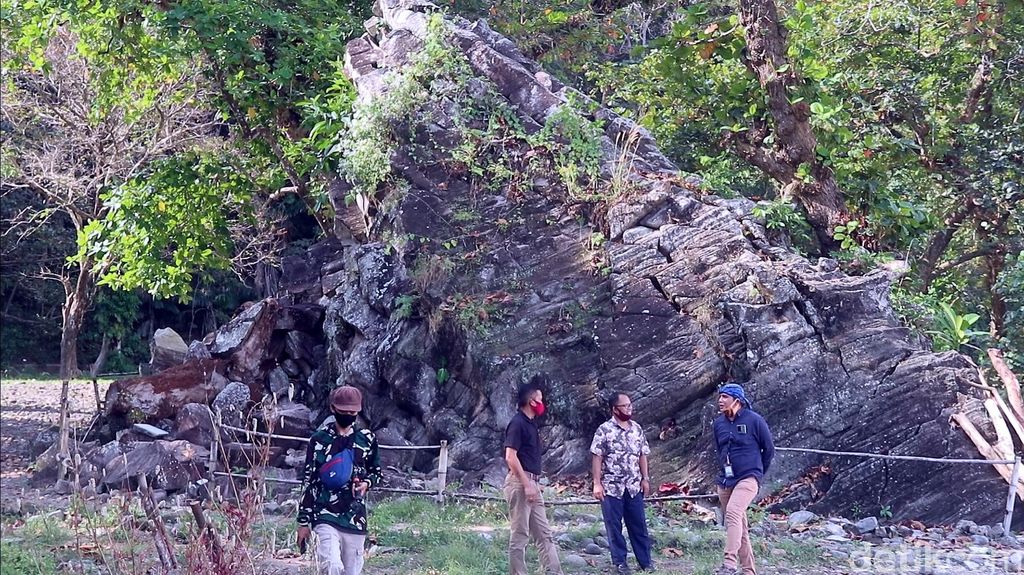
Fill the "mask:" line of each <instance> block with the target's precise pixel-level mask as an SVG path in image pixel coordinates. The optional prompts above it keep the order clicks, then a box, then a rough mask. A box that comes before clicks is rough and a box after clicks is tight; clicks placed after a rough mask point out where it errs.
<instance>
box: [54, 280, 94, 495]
mask: <svg viewBox="0 0 1024 575" xmlns="http://www.w3.org/2000/svg"><path fill="white" fill-rule="evenodd" d="M91 265H92V262H90V261H84V262H82V263H81V265H80V267H79V270H78V279H77V280H76V281H75V283H74V285H72V284H71V282H70V281H66V282H65V284H64V314H63V315H64V324H63V326H62V327H61V332H60V379H61V387H60V445H59V449H60V453H61V455H62V456H63V458H64V460H65V461H66V460H67V457H68V455H69V454H68V426H69V422H68V415H69V413H68V392H69V387H70V383H71V378H73V377H78V375H79V369H78V334H79V333H81V331H82V322H83V321H84V320H85V312H86V310H87V309H89V305H90V304H91V303H92V286H93V278H92V272H91V271H90V267H91ZM62 469H63V464H62ZM63 476H64V473H63V471H62V473H61V477H62V478H63Z"/></svg>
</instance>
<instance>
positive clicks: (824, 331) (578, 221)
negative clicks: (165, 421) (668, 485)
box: [286, 0, 1004, 522]
mask: <svg viewBox="0 0 1024 575" xmlns="http://www.w3.org/2000/svg"><path fill="white" fill-rule="evenodd" d="M423 5H424V3H421V2H406V1H403V0H386V1H383V2H381V3H380V11H381V13H382V18H383V22H384V24H385V26H383V27H382V28H381V30H382V32H381V34H380V36H377V37H372V38H364V39H359V40H356V41H353V42H352V44H351V45H350V49H349V54H348V55H347V57H346V62H347V64H348V67H347V71H348V73H349V75H350V76H351V77H352V78H353V80H354V81H355V84H356V87H357V89H358V92H359V96H358V101H359V102H360V103H363V104H367V105H369V106H376V109H378V110H389V109H393V106H394V102H393V101H389V100H388V98H392V97H393V96H391V95H390V94H393V93H395V92H396V91H398V92H400V93H403V94H406V93H414V94H417V96H418V95H420V94H424V96H423V97H422V99H421V100H415V99H414V101H412V102H406V103H405V105H406V106H407V108H406V109H405V110H404V111H403V113H402V114H400V115H397V116H396V117H395V118H394V121H393V122H391V123H390V124H388V125H387V128H386V132H387V134H388V138H387V140H384V141H381V142H378V143H376V144H379V145H380V146H390V148H388V153H389V155H390V159H391V162H392V173H391V175H390V177H391V180H390V181H389V182H385V183H384V184H383V185H381V186H380V187H379V188H378V189H377V190H376V196H375V201H376V202H377V203H376V204H374V205H365V204H364V206H363V207H364V208H366V209H365V213H363V214H362V218H363V221H364V223H367V224H368V226H367V227H366V229H365V232H364V233H365V235H366V237H367V239H368V242H366V243H364V244H363V245H357V246H352V245H351V244H345V245H342V246H340V247H339V246H338V244H337V243H333V244H330V245H329V246H326V247H325V248H318V249H319V252H318V253H319V254H324V253H328V251H329V252H330V253H331V254H332V255H333V257H332V259H330V261H327V262H324V263H323V264H321V265H320V267H319V270H318V269H317V267H316V266H315V265H311V264H304V265H303V267H302V268H301V273H296V274H294V276H295V277H302V278H304V279H303V284H302V285H298V284H296V285H294V286H293V287H290V288H289V290H290V292H291V293H293V294H300V293H304V294H311V295H312V296H314V297H318V298H320V299H319V300H317V301H318V302H319V303H321V304H322V305H323V307H324V308H325V315H324V319H323V329H324V334H325V336H326V345H327V347H326V353H325V355H326V365H323V366H320V367H319V369H318V370H315V371H314V372H313V374H312V376H311V381H312V382H313V383H315V384H316V385H317V386H318V389H319V390H320V391H319V392H318V393H319V398H320V401H322V398H323V396H324V395H325V394H326V392H327V390H329V389H330V388H331V387H333V386H334V385H336V384H337V383H338V382H340V381H343V382H347V383H351V384H353V385H357V386H359V387H361V388H362V389H363V390H364V392H365V393H366V405H367V409H366V413H367V415H368V417H369V418H370V420H372V421H373V422H375V425H377V426H378V427H382V426H386V427H387V428H388V430H389V431H388V433H389V434H397V435H398V436H400V437H401V438H403V439H404V440H406V441H410V442H412V443H428V442H429V443H434V442H436V441H438V440H440V439H448V440H450V441H451V442H452V450H451V463H452V465H453V467H455V468H457V469H459V470H462V471H465V472H466V473H467V475H466V478H467V480H471V479H473V478H476V479H480V478H482V477H484V476H485V475H491V474H493V472H494V470H495V469H496V466H497V467H500V457H501V438H502V432H503V430H504V427H505V425H506V424H507V422H508V421H509V419H510V418H511V416H512V415H513V414H514V412H515V405H514V401H513V398H512V393H513V391H514V389H515V388H516V386H517V385H519V384H521V383H524V382H528V381H535V382H540V383H542V384H544V385H545V386H546V387H547V390H548V391H547V402H548V404H549V405H550V407H551V412H550V415H548V416H545V418H544V420H543V421H542V427H543V434H544V437H545V440H546V442H547V445H548V446H549V449H548V451H547V453H546V454H545V467H546V470H547V471H548V472H551V473H580V472H585V470H586V469H587V466H588V461H589V459H588V457H587V449H586V448H587V446H588V444H589V439H590V436H591V434H592V433H593V431H594V429H595V428H596V426H597V425H598V424H599V423H600V422H601V420H603V419H604V418H605V416H606V413H605V411H604V410H603V409H601V407H600V402H599V399H598V398H599V397H600V396H601V395H602V394H603V393H606V392H608V391H610V390H613V389H614V390H620V391H624V392H627V393H629V394H630V395H631V396H632V398H633V403H634V405H635V406H636V410H635V413H636V417H637V418H638V420H639V421H640V422H641V423H642V424H644V425H645V426H646V427H647V428H648V429H649V430H650V431H651V433H650V437H651V438H652V440H654V438H655V437H656V436H657V429H658V427H659V425H660V424H661V423H662V422H664V421H665V420H667V419H674V420H675V422H676V429H675V431H674V433H673V434H671V435H669V436H666V438H665V440H654V441H653V446H654V449H655V451H654V455H653V457H652V460H653V462H654V468H655V471H656V475H657V477H658V479H661V480H676V481H686V482H691V483H694V484H696V487H697V488H698V489H700V488H705V489H706V488H709V487H710V486H711V483H712V475H713V473H714V469H713V466H712V464H711V460H710V457H709V453H710V441H709V435H708V429H709V423H710V421H711V419H712V418H713V417H714V416H715V412H714V406H713V399H714V398H715V390H716V386H717V385H718V384H720V383H722V382H723V381H726V380H730V379H736V380H742V381H747V380H749V381H750V382H751V383H750V385H749V392H750V394H751V396H752V397H753V398H754V401H755V408H756V409H758V410H759V411H761V412H762V413H763V414H764V415H765V417H766V418H767V420H768V421H769V423H770V424H771V425H772V426H773V428H774V430H775V433H776V436H777V441H778V443H779V444H780V445H788V446H799V447H816V448H823V449H833V450H835V449H842V450H863V451H870V452H879V453H904V454H914V455H925V456H933V457H972V456H976V454H975V452H974V450H973V447H972V446H971V445H970V444H969V443H968V441H967V440H966V438H965V437H964V436H963V434H962V432H961V431H960V430H958V429H952V428H950V427H949V425H948V424H947V420H948V416H949V414H950V412H951V411H953V410H960V409H962V410H966V411H968V412H973V411H972V410H973V402H975V401H976V400H975V399H973V398H974V395H975V392H974V389H973V388H972V387H971V386H969V385H968V384H969V383H972V382H974V381H975V379H976V375H975V372H974V369H973V367H972V366H971V365H970V364H969V362H968V361H967V360H966V359H965V358H963V357H961V356H959V355H956V354H934V353H931V352H929V351H927V349H926V347H925V346H924V345H922V342H920V341H918V339H917V338H916V337H915V336H914V335H913V334H912V333H911V332H910V331H909V330H907V329H906V328H905V327H904V326H902V325H900V324H899V322H898V321H897V320H896V318H895V317H894V314H893V312H892V310H891V308H890V305H889V301H888V293H889V285H890V282H891V281H892V279H893V277H892V276H891V275H888V273H889V272H874V273H871V274H868V275H865V276H859V277H851V276H846V275H844V274H843V273H841V272H839V271H836V268H835V266H834V265H833V263H832V262H829V261H828V260H824V261H823V262H822V265H821V266H818V265H815V264H812V263H810V262H808V261H806V260H805V259H804V258H802V257H800V256H799V255H797V254H795V253H794V252H792V251H790V250H789V249H788V248H787V247H786V245H785V238H778V237H777V236H776V235H774V234H769V233H768V231H767V230H766V229H765V228H764V225H763V222H761V221H759V220H758V219H757V218H756V217H754V216H753V213H752V208H753V203H752V202H749V201H747V200H727V199H722V198H718V197H715V196H710V195H706V194H703V193H701V192H700V191H699V189H700V185H699V184H700V180H699V178H698V177H696V176H692V175H687V174H681V173H679V171H678V170H677V169H676V168H675V166H673V165H672V163H671V162H669V161H668V160H667V159H666V158H665V156H664V155H662V154H661V153H660V152H659V151H658V148H657V146H656V144H655V142H654V141H653V139H652V138H651V137H650V135H649V134H648V133H647V132H646V131H645V130H644V129H642V128H640V127H639V126H637V125H635V124H633V123H632V122H630V121H629V120H627V119H625V118H622V117H619V116H617V115H615V114H614V113H612V112H610V111H608V110H604V109H602V108H600V107H599V106H596V105H593V103H591V102H589V101H588V100H587V99H586V97H585V96H583V95H581V94H578V93H575V92H574V91H573V90H572V89H570V88H567V87H565V86H563V85H561V84H560V83H559V82H558V81H557V80H556V79H554V78H552V77H551V76H550V75H548V74H547V73H546V72H544V70H543V69H541V68H540V67H539V66H538V65H537V64H536V63H535V62H532V61H530V60H529V59H527V58H526V57H524V56H523V55H522V54H521V53H520V52H519V51H518V50H517V49H516V47H515V46H514V45H513V44H512V43H511V42H509V41H508V40H507V39H506V38H504V37H502V36H500V35H499V34H497V33H495V32H493V31H492V30H490V29H489V28H488V27H487V25H486V23H484V22H476V23H470V22H466V21H464V20H460V19H449V20H445V21H444V24H443V26H441V27H442V28H444V29H445V30H446V32H444V35H445V36H446V40H445V42H447V44H448V46H449V47H450V50H451V53H450V54H448V55H446V56H445V58H446V59H445V63H446V64H450V65H445V66H441V65H440V64H439V63H438V65H437V66H434V67H431V66H430V65H429V63H427V65H425V64H424V61H423V60H422V58H423V56H422V54H423V53H424V51H423V50H422V47H423V45H424V43H425V41H426V38H427V35H428V34H436V33H437V32H436V27H433V26H431V25H429V24H428V22H429V21H430V17H429V16H428V15H427V14H425V13H424V8H422V6H423ZM431 29H434V31H433V32H431V31H429V30H431ZM408 69H416V70H420V71H421V72H422V71H423V70H427V72H422V73H421V75H420V76H419V77H418V78H416V79H410V75H409V74H405V72H404V71H405V70H408ZM435 70H450V71H451V72H450V73H449V74H448V75H447V76H446V75H445V74H444V73H440V74H437V75H435V76H431V72H433V71H435ZM410 74H411V73H410ZM424 78H426V79H424ZM411 81H417V82H420V86H419V89H418V91H417V90H413V91H410V92H402V91H401V89H400V88H401V87H403V86H404V87H408V86H409V85H410V84H409V82H411ZM573 101H574V102H577V104H576V105H575V106H574V107H575V108H576V109H577V110H582V111H581V112H568V113H567V110H568V109H569V108H570V102H573ZM573 114H575V115H573ZM510 116H512V117H514V120H512V121H509V119H508V118H509V117H510ZM566 117H572V118H576V122H578V123H582V124H586V125H589V126H591V129H592V132H590V134H591V137H590V139H589V142H590V143H591V144H593V149H596V150H597V153H598V155H599V160H598V164H599V165H598V166H597V170H596V172H593V173H596V174H597V176H598V177H597V178H596V179H594V180H590V181H583V180H581V181H582V184H580V182H577V184H580V185H582V186H589V187H588V188H587V189H586V190H583V192H585V193H580V190H579V189H575V190H573V189H571V188H570V187H568V186H567V185H566V180H564V179H560V178H558V177H557V176H556V175H555V174H556V173H557V167H558V158H557V153H558V152H557V150H561V149H564V148H565V146H568V145H570V144H568V143H566V142H565V141H557V136H555V138H556V143H554V144H551V146H550V147H549V148H546V149H545V148H539V147H537V146H536V145H534V144H531V143H530V142H529V141H528V139H527V138H526V137H525V134H536V133H538V132H540V131H541V130H542V129H543V127H544V126H545V125H547V126H548V127H549V128H550V127H552V126H553V127H554V128H555V129H554V130H553V131H554V132H555V133H557V132H558V130H559V129H565V128H564V125H562V127H560V125H559V124H558V123H557V122H556V121H555V120H554V119H557V118H566ZM494 118H500V119H501V120H500V122H499V123H498V124H497V125H499V126H501V125H505V126H514V127H513V128H509V129H508V130H506V131H504V132H500V133H499V134H498V136H500V137H501V139H502V142H503V143H502V146H504V147H503V148H502V149H500V150H497V151H496V150H495V149H493V148H490V149H487V148H481V150H480V156H479V157H477V158H476V160H475V161H476V162H478V163H477V164H476V165H473V166H467V165H464V164H463V163H460V161H458V160H455V159H453V152H452V150H453V148H454V147H456V146H458V145H460V144H462V143H465V142H466V141H467V139H471V138H472V133H474V132H472V130H476V131H477V132H475V133H480V131H487V130H493V129H495V128H494V125H495V124H494V123H493V122H491V120H492V119H494ZM489 122H491V123H489ZM516 126H517V127H516ZM551 149H554V150H556V151H555V152H554V153H552V152H550V150H551ZM527 157H529V158H532V160H531V161H532V162H535V164H531V163H529V162H527V161H521V160H520V159H521V158H527ZM537 166H539V167H540V169H537ZM623 166H625V168H624V167H623ZM496 168H503V169H505V170H506V171H511V172H512V174H513V177H507V176H506V177H504V179H502V178H501V177H499V176H497V175H493V176H491V177H484V178H481V177H479V176H476V175H474V174H479V173H484V174H500V173H505V172H502V171H501V170H499V169H496ZM343 176H346V177H349V178H350V179H352V174H347V173H346V174H343ZM351 183H358V182H357V181H356V180H354V179H353V180H352V182H350V183H349V184H348V185H337V186H333V187H332V188H331V200H332V202H333V203H334V207H335V209H336V212H337V213H338V214H339V219H345V223H346V225H348V224H350V223H351V221H353V218H352V210H353V208H352V207H351V205H350V200H351V194H352V193H353V187H352V185H350V184H351ZM377 206H379V208H378V207H377ZM357 221H358V219H357ZM338 227H341V225H340V224H339V226H338ZM349 227H351V226H349ZM307 260H308V261H309V262H315V261H317V258H316V257H312V256H311V257H310V258H307ZM286 275H288V274H286ZM297 349H298V348H297ZM294 355H301V354H298V353H296V354H294ZM431 457H432V456H431ZM826 463H827V464H828V465H827V467H828V469H829V473H827V474H825V475H824V477H823V478H821V477H817V476H816V480H815V482H814V483H813V484H814V487H815V489H813V490H812V489H810V488H808V489H806V490H800V489H794V490H789V491H790V492H791V493H794V494H795V495H793V497H794V499H793V500H792V504H793V505H794V506H804V505H806V506H809V507H810V508H811V509H813V510H815V511H816V512H818V513H822V514H825V513H828V512H830V511H834V510H840V511H848V509H849V508H851V507H853V506H854V505H856V506H859V507H860V508H862V509H865V510H867V509H870V508H871V506H878V507H881V506H882V505H887V506H889V508H890V509H891V510H892V512H893V514H894V518H895V519H901V518H909V517H914V518H919V519H925V520H929V521H936V522H943V521H948V520H950V519H951V518H953V517H961V516H969V517H972V518H977V519H978V520H979V521H986V522H991V521H992V520H995V519H996V518H997V517H999V515H1000V509H1001V505H1002V504H1001V502H1000V499H1001V496H1000V494H1001V493H1003V492H1004V487H1003V485H1002V484H1001V482H1000V481H999V478H998V476H997V475H996V473H995V471H994V470H992V469H991V468H988V467H983V466H976V467H971V466H951V465H927V464H918V463H899V462H880V461H877V460H865V459H853V458H828V459H826V458H823V457H820V456H815V455H807V454H795V453H780V455H779V456H778V458H777V463H776V465H775V467H774V469H773V470H772V474H771V475H770V476H769V478H768V479H769V485H771V486H776V487H778V486H782V485H785V484H789V483H797V482H801V478H802V477H803V476H804V475H805V474H807V473H810V472H811V471H812V470H820V469H822V466H823V464H826ZM418 464H419V465H421V466H423V467H427V466H429V465H430V464H431V461H430V458H428V457H424V458H422V460H421V461H419V462H418ZM807 484H808V485H811V482H807ZM766 490H767V489H766ZM982 493H984V494H991V497H981V496H979V494H982ZM783 507H785V505H783Z"/></svg>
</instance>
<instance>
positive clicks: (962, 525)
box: [929, 519, 978, 535]
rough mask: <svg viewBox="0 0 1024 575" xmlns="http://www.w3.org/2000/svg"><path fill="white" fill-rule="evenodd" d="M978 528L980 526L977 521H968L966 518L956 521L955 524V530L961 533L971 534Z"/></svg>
mask: <svg viewBox="0 0 1024 575" xmlns="http://www.w3.org/2000/svg"><path fill="white" fill-rule="evenodd" d="M977 528H978V524H977V523H975V522H973V521H968V520H966V519H961V520H960V521H957V522H956V525H954V526H953V531H956V532H957V533H959V534H961V535H970V534H972V533H974V531H975V530H976V529H977ZM929 531H930V530H929Z"/></svg>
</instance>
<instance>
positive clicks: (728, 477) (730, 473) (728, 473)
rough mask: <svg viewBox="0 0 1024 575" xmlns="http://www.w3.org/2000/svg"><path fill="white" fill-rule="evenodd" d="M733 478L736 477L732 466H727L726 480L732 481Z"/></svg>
mask: <svg viewBox="0 0 1024 575" xmlns="http://www.w3.org/2000/svg"><path fill="white" fill-rule="evenodd" d="M733 477H734V475H733V472H732V465H728V464H727V465H726V466H725V478H726V479H732V478H733Z"/></svg>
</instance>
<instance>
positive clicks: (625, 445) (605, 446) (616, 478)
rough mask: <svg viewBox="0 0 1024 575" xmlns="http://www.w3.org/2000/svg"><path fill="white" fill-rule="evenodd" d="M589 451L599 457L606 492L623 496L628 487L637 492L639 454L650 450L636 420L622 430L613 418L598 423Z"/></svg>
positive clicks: (631, 491)
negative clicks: (599, 424)
mask: <svg viewBox="0 0 1024 575" xmlns="http://www.w3.org/2000/svg"><path fill="white" fill-rule="evenodd" d="M590 452H591V453H593V454H594V455H600V456H601V458H602V459H601V485H602V486H603V487H604V493H605V495H608V496H610V497H622V494H623V493H625V492H626V491H627V490H628V491H629V494H630V495H632V496H635V495H636V494H637V493H639V492H640V481H641V480H642V479H643V477H642V476H641V475H640V456H641V455H647V454H648V453H650V452H651V448H650V446H649V445H648V444H647V437H646V436H645V435H644V429H643V428H642V427H640V424H639V423H637V422H635V421H630V422H629V428H627V429H623V428H622V427H621V426H620V425H619V424H618V423H616V421H615V419H614V418H613V419H610V420H608V421H606V422H604V423H602V424H601V427H598V428H597V432H596V433H595V434H594V441H593V442H591V444H590Z"/></svg>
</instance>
